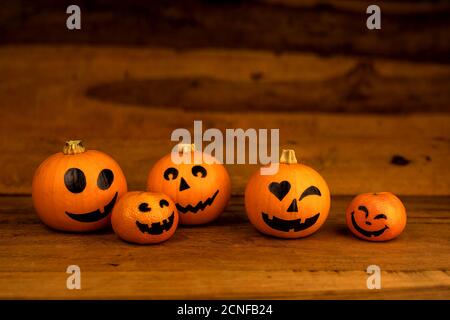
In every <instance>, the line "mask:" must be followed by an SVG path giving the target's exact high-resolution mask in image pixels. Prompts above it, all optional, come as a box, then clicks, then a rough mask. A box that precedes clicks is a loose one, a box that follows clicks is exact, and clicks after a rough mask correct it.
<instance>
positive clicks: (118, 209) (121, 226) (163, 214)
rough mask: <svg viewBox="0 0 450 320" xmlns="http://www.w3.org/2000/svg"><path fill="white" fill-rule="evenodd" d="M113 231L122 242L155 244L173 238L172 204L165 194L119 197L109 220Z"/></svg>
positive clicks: (174, 216) (175, 222)
mask: <svg viewBox="0 0 450 320" xmlns="http://www.w3.org/2000/svg"><path fill="white" fill-rule="evenodd" d="M111 223H112V227H113V229H114V232H115V233H116V234H117V235H118V236H119V237H120V238H122V239H123V240H125V241H128V242H133V243H139V244H154V243H160V242H163V241H166V240H167V239H169V238H170V237H172V236H173V234H174V233H175V230H176V229H177V226H178V212H177V209H176V207H175V203H173V201H172V200H171V199H170V198H169V197H168V196H167V195H165V194H162V193H151V192H138V191H134V192H128V193H127V194H125V195H124V196H123V197H122V198H120V200H119V202H118V203H117V205H116V206H115V207H114V210H113V213H112V217H111Z"/></svg>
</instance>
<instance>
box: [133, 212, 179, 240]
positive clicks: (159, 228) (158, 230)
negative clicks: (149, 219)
mask: <svg viewBox="0 0 450 320" xmlns="http://www.w3.org/2000/svg"><path fill="white" fill-rule="evenodd" d="M174 219H175V212H172V214H171V215H170V217H169V218H167V219H165V220H164V221H161V222H154V223H152V224H150V225H148V224H145V223H140V222H139V221H136V225H137V227H138V229H139V231H141V232H142V233H148V234H151V235H158V234H162V233H163V232H164V231H169V230H170V228H172V225H173V221H174Z"/></svg>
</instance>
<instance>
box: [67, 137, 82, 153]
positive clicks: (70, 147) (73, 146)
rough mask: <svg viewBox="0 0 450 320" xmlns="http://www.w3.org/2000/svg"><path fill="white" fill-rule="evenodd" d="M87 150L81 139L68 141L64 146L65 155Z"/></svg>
mask: <svg viewBox="0 0 450 320" xmlns="http://www.w3.org/2000/svg"><path fill="white" fill-rule="evenodd" d="M84 151H86V149H85V148H84V146H83V141H81V140H69V141H66V144H65V145H64V148H63V153H64V154H65V155H72V154H79V153H83V152H84Z"/></svg>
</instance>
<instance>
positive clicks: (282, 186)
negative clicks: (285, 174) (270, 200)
mask: <svg viewBox="0 0 450 320" xmlns="http://www.w3.org/2000/svg"><path fill="white" fill-rule="evenodd" d="M289 190H291V184H290V183H289V181H281V182H280V183H278V182H272V183H271V184H269V191H270V192H271V193H272V194H273V195H274V196H275V197H277V198H278V200H280V201H281V200H283V198H284V197H285V196H286V195H287V194H288V193H289Z"/></svg>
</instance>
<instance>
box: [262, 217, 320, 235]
mask: <svg viewBox="0 0 450 320" xmlns="http://www.w3.org/2000/svg"><path fill="white" fill-rule="evenodd" d="M319 216H320V213H318V214H316V215H314V216H312V217H310V218H307V219H306V220H305V222H303V223H302V219H295V220H284V219H280V218H277V217H273V219H269V215H268V214H267V213H264V212H263V213H262V218H263V220H264V222H265V223H266V224H267V225H268V226H269V227H271V228H272V229H275V230H278V231H284V232H289V231H291V230H293V231H302V230H305V229H308V228H309V227H311V226H313V225H314V224H315V223H316V222H317V219H319Z"/></svg>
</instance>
